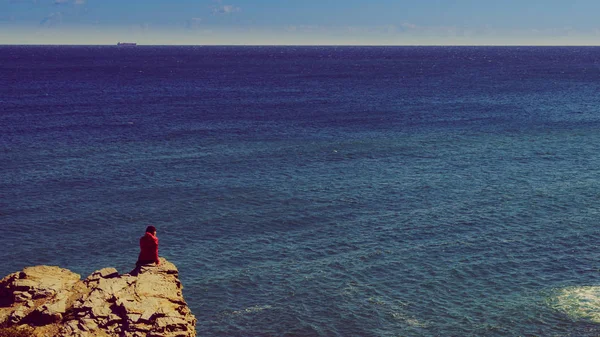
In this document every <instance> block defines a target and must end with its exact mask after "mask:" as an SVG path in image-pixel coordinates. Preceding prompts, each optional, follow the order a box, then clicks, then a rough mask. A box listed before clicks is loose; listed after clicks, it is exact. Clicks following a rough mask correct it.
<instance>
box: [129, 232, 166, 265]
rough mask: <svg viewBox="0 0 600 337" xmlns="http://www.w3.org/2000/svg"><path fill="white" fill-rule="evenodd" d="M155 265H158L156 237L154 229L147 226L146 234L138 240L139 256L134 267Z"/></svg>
mask: <svg viewBox="0 0 600 337" xmlns="http://www.w3.org/2000/svg"><path fill="white" fill-rule="evenodd" d="M152 263H156V264H157V265H159V264H160V260H159V259H158V238H157V237H156V227H154V226H148V227H147V228H146V234H144V236H142V237H141V238H140V255H139V257H138V260H137V262H136V263H135V264H136V266H138V267H139V266H142V265H148V264H152Z"/></svg>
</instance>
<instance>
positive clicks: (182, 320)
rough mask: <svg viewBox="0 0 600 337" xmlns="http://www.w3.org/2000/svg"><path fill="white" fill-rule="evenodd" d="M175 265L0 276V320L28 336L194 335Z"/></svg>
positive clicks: (28, 271) (43, 269) (30, 269)
mask: <svg viewBox="0 0 600 337" xmlns="http://www.w3.org/2000/svg"><path fill="white" fill-rule="evenodd" d="M195 324H196V318H195V317H194V315H193V314H192V313H191V311H190V309H189V308H188V306H187V304H186V302H185V300H184V299H183V295H182V286H181V282H180V281H179V278H178V270H177V268H176V267H175V265H173V264H172V263H170V262H168V261H167V260H165V259H164V258H161V264H160V265H159V266H156V267H154V266H153V267H144V268H142V269H141V270H136V271H135V272H132V273H130V274H123V275H119V273H118V272H117V270H116V269H114V268H104V269H101V270H98V271H95V272H94V273H92V275H90V276H88V277H87V278H86V279H85V280H81V279H80V277H79V275H78V274H75V273H73V272H71V271H69V270H67V269H63V268H59V267H50V266H35V267H28V268H25V269H23V270H22V271H20V272H16V273H13V274H10V275H8V276H6V277H5V278H3V279H2V280H0V325H2V326H5V327H17V328H18V327H19V326H28V327H31V328H29V330H31V329H33V332H32V334H33V335H34V336H48V337H54V336H60V337H71V336H73V337H75V336H77V337H86V336H120V337H123V336H126V337H134V336H135V337H145V336H157V337H158V336H164V337H171V336H173V337H174V336H178V337H188V336H189V337H191V336H196V331H195V328H194V326H195Z"/></svg>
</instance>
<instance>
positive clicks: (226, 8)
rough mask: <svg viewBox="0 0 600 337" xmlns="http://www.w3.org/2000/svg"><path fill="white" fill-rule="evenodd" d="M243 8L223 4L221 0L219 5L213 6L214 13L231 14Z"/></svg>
mask: <svg viewBox="0 0 600 337" xmlns="http://www.w3.org/2000/svg"><path fill="white" fill-rule="evenodd" d="M241 10H242V9H241V8H239V7H236V6H234V5H221V4H220V1H219V6H215V7H213V14H231V13H235V12H239V11H241Z"/></svg>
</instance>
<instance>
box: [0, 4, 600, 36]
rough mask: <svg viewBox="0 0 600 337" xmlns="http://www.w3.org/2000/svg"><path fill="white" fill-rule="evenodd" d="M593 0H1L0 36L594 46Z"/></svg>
mask: <svg viewBox="0 0 600 337" xmlns="http://www.w3.org/2000/svg"><path fill="white" fill-rule="evenodd" d="M598 13H600V1H599V0H561V1H558V0H545V1H543V0H520V1H518V0H503V1H488V0H479V1H477V0H413V1H407V0H395V1H394V0H371V1H365V0H344V1H341V0H320V1H318V0H279V1H275V0H262V1H258V0H120V1H117V0H0V44H115V43H116V42H117V41H135V42H138V43H140V44H192V45H206V44H210V45H212V44H236V45H239V44H284V45H290V44H292V45H323V44H325V45H600V20H598V19H597V15H598Z"/></svg>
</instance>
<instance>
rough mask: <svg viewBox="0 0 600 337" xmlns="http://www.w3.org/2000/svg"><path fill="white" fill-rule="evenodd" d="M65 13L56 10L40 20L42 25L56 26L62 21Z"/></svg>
mask: <svg viewBox="0 0 600 337" xmlns="http://www.w3.org/2000/svg"><path fill="white" fill-rule="evenodd" d="M62 20H63V13H62V12H55V13H51V14H50V15H48V16H46V17H45V18H44V19H43V20H42V21H40V26H44V27H54V26H57V25H59V24H61V23H62Z"/></svg>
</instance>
